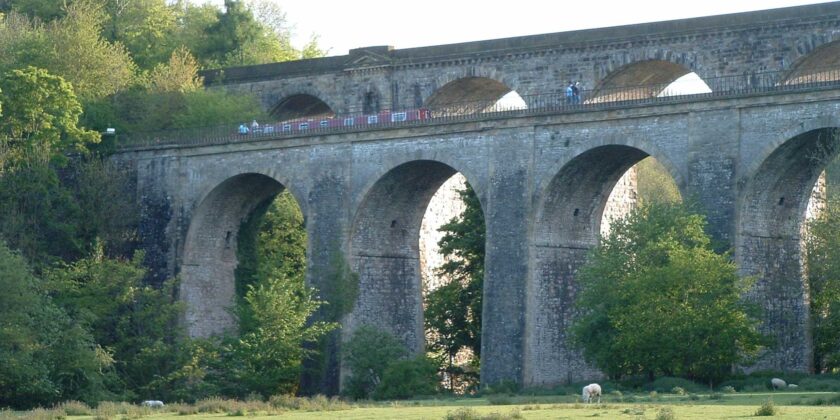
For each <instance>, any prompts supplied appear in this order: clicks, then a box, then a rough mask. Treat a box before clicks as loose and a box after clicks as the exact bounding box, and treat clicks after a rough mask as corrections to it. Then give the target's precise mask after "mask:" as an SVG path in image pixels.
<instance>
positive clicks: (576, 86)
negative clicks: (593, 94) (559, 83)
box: [566, 80, 581, 104]
mask: <svg viewBox="0 0 840 420" xmlns="http://www.w3.org/2000/svg"><path fill="white" fill-rule="evenodd" d="M580 90H581V87H580V82H572V81H571V80H570V81H569V85H568V86H566V103H567V104H579V103H580V102H581V101H580V96H581V95H580Z"/></svg>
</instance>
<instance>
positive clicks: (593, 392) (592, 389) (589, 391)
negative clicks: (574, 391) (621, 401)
mask: <svg viewBox="0 0 840 420" xmlns="http://www.w3.org/2000/svg"><path fill="white" fill-rule="evenodd" d="M581 397H582V398H583V402H585V403H591V402H592V401H593V400H594V399H595V397H598V404H600V403H601V385H598V384H589V385H587V386H585V387H583V393H582V394H581Z"/></svg>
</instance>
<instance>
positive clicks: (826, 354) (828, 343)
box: [804, 198, 840, 373]
mask: <svg viewBox="0 0 840 420" xmlns="http://www.w3.org/2000/svg"><path fill="white" fill-rule="evenodd" d="M827 204H828V205H827V206H826V208H825V209H824V210H823V212H822V213H821V214H820V215H819V216H818V217H817V218H815V219H813V220H811V221H810V222H809V223H808V229H807V232H808V233H807V235H806V240H805V244H804V245H805V265H806V267H807V270H806V273H807V279H808V288H809V298H810V310H811V314H810V315H811V333H812V337H813V347H814V370H815V371H816V372H820V373H822V372H834V371H837V370H838V369H840V347H838V345H837V343H838V342H840V201H839V200H838V199H837V198H833V199H831V200H830V201H829V202H828V203H827Z"/></svg>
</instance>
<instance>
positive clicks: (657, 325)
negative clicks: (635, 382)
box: [572, 203, 766, 381]
mask: <svg viewBox="0 0 840 420" xmlns="http://www.w3.org/2000/svg"><path fill="white" fill-rule="evenodd" d="M704 227H705V221H704V219H703V217H702V216H700V215H697V214H694V213H692V212H691V210H690V209H689V208H688V207H687V206H685V205H681V204H673V205H672V204H660V203H651V204H648V205H644V206H642V207H640V208H638V209H635V210H633V211H632V212H631V213H630V214H629V215H628V216H627V217H626V218H624V219H621V220H619V221H616V222H615V223H614V224H613V227H612V231H611V232H610V234H609V236H608V237H606V238H603V239H602V241H601V244H600V245H599V246H598V247H597V248H596V249H594V250H593V252H592V255H591V256H590V259H589V261H588V262H587V264H586V265H585V266H584V267H583V268H581V270H580V274H579V275H578V279H579V283H580V292H579V294H578V297H577V308H578V309H579V311H580V312H581V315H580V317H579V318H578V319H577V320H576V321H575V323H574V325H573V327H572V333H573V336H574V338H575V339H576V341H577V342H578V343H579V344H580V346H581V347H582V349H583V353H584V356H585V357H586V359H587V360H588V361H589V362H591V363H594V364H595V365H596V366H597V367H598V368H600V369H602V370H603V371H604V372H606V373H607V374H609V375H610V376H613V377H620V376H624V375H635V374H642V373H644V374H647V375H648V376H649V377H651V378H652V377H653V376H654V375H657V374H664V375H667V376H684V377H688V378H691V379H699V380H707V381H717V380H719V379H721V378H722V377H724V376H725V375H727V374H728V373H729V371H730V369H731V367H732V366H733V365H739V364H740V365H743V364H747V363H749V361H750V360H751V358H752V357H753V356H755V355H756V354H757V352H758V351H759V349H760V348H761V345H762V344H763V343H764V342H765V341H766V340H765V339H764V338H763V337H762V336H761V335H760V334H759V333H758V332H757V329H756V326H757V321H756V320H755V319H754V318H752V317H751V316H750V310H749V309H750V308H748V307H747V306H746V304H745V303H744V302H743V301H742V299H741V296H742V294H743V293H744V292H745V291H746V289H747V287H748V284H747V282H746V281H744V279H741V278H739V277H738V273H737V268H736V267H735V265H734V263H732V262H731V261H730V260H729V258H728V257H727V256H726V255H719V254H716V253H715V252H714V251H713V250H712V248H711V245H710V239H709V237H708V236H707V235H706V233H705V232H704V230H703V229H704Z"/></svg>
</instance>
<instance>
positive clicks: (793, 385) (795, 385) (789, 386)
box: [788, 384, 799, 389]
mask: <svg viewBox="0 0 840 420" xmlns="http://www.w3.org/2000/svg"><path fill="white" fill-rule="evenodd" d="M788 388H791V389H792V388H799V385H797V384H788Z"/></svg>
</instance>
